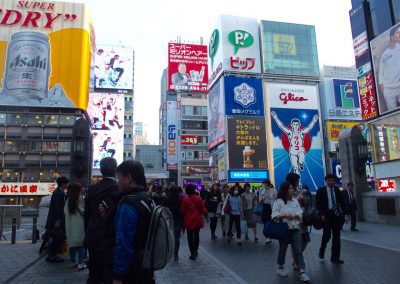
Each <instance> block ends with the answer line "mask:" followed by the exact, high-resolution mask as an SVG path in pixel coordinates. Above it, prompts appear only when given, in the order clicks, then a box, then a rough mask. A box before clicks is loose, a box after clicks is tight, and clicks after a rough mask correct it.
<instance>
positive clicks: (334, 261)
mask: <svg viewBox="0 0 400 284" xmlns="http://www.w3.org/2000/svg"><path fill="white" fill-rule="evenodd" d="M331 262H333V263H336V264H343V263H344V261H343V260H341V259H340V258H331Z"/></svg>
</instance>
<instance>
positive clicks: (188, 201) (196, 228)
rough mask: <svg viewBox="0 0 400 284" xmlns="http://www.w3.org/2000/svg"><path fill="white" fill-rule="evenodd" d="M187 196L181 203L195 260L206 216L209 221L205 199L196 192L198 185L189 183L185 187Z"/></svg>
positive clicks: (190, 247)
mask: <svg viewBox="0 0 400 284" xmlns="http://www.w3.org/2000/svg"><path fill="white" fill-rule="evenodd" d="M185 191H186V195H187V196H186V197H185V198H184V199H183V201H182V203H181V208H180V209H181V213H182V214H183V227H184V228H185V229H186V234H187V238H188V243H189V249H190V257H189V258H190V259H191V260H195V259H196V258H197V255H198V250H199V243H200V229H201V228H203V227H204V222H203V217H202V216H204V217H205V218H206V220H207V222H209V219H208V214H207V209H206V207H205V206H204V202H203V199H201V197H200V196H198V195H197V193H196V186H195V185H193V184H188V185H187V186H186V188H185Z"/></svg>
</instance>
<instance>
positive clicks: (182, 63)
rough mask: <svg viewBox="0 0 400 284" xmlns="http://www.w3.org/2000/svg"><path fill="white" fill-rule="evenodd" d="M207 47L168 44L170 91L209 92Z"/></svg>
mask: <svg viewBox="0 0 400 284" xmlns="http://www.w3.org/2000/svg"><path fill="white" fill-rule="evenodd" d="M207 63H208V59H207V46H206V45H198V44H183V43H169V44H168V91H173V90H175V91H186V92H204V93H205V92H207V91H208V67H207Z"/></svg>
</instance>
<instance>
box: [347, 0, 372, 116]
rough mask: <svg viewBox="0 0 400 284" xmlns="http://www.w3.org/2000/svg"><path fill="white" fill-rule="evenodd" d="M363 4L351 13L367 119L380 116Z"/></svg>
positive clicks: (361, 90) (361, 99)
mask: <svg viewBox="0 0 400 284" xmlns="http://www.w3.org/2000/svg"><path fill="white" fill-rule="evenodd" d="M363 5H364V4H363V3H361V4H360V5H359V6H357V7H355V8H354V9H352V10H350V12H349V14H350V23H351V32H352V35H353V47H354V56H355V61H356V68H357V74H358V76H357V77H358V90H359V95H360V104H361V116H362V119H363V120H367V119H371V118H374V117H376V116H378V106H377V102H376V88H375V82H374V74H373V73H372V62H371V53H370V49H369V43H368V34H367V25H366V22H365V14H364V13H365V11H364V6H363Z"/></svg>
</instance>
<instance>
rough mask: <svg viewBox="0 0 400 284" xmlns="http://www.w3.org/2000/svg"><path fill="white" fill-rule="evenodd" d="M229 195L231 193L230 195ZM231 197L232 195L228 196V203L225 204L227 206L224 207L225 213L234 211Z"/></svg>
mask: <svg viewBox="0 0 400 284" xmlns="http://www.w3.org/2000/svg"><path fill="white" fill-rule="evenodd" d="M228 196H229V195H228ZM229 198H230V197H228V200H227V201H226V205H225V207H224V213H225V214H231V212H232V206H231V203H230V201H229Z"/></svg>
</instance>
